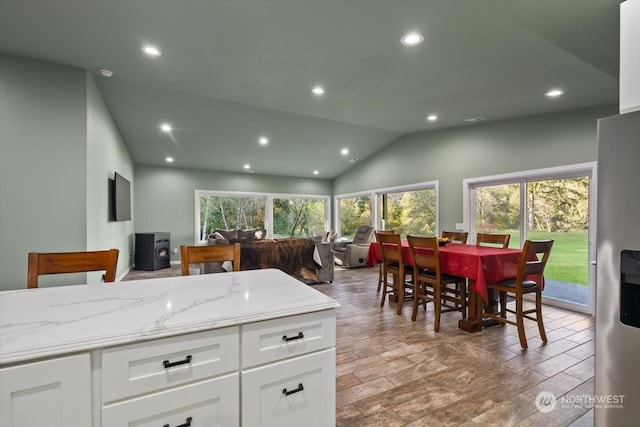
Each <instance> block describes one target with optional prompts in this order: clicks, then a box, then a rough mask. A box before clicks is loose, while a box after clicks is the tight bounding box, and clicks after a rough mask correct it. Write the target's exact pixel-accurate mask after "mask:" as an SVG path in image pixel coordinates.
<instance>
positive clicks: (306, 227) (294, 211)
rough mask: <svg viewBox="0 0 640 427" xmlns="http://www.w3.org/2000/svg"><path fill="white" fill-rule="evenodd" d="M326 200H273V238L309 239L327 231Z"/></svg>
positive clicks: (297, 198) (294, 198)
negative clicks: (317, 233) (314, 233)
mask: <svg viewBox="0 0 640 427" xmlns="http://www.w3.org/2000/svg"><path fill="white" fill-rule="evenodd" d="M326 212H327V200H326V199H312V198H301V197H287V198H274V199H273V237H274V238H282V237H310V236H312V235H313V232H314V231H316V230H327V225H326V222H327V215H326Z"/></svg>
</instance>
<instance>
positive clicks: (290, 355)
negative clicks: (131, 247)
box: [0, 269, 338, 427]
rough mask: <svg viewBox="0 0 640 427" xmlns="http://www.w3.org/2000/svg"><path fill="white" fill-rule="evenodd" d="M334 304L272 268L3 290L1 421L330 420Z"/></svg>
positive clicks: (0, 318) (332, 418)
mask: <svg viewBox="0 0 640 427" xmlns="http://www.w3.org/2000/svg"><path fill="white" fill-rule="evenodd" d="M337 306H338V303H337V302H336V301H335V300H333V299H331V298H329V297H327V296H325V295H324V294H322V293H320V292H318V291H316V290H314V289H313V288H311V287H309V286H307V285H305V284H303V283H302V282H300V281H298V280H296V279H294V278H292V277H290V276H289V275H287V274H285V273H283V272H281V271H279V270H275V269H268V270H251V271H240V272H232V273H219V274H210V275H201V276H188V277H169V278H161V279H148V280H137V281H128V282H117V283H113V284H108V285H105V284H101V285H78V286H61V287H54V288H39V289H29V290H17V291H5V292H0V425H2V426H16V425H47V426H56V425H59V426H94V427H100V426H104V427H107V426H119V425H130V423H133V424H135V425H145V426H146V425H170V426H179V425H191V423H192V422H193V423H194V425H225V426H239V425H247V426H259V425H313V424H316V425H322V426H331V425H334V424H335V308H336V307H337Z"/></svg>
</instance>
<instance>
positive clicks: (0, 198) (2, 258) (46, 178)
mask: <svg viewBox="0 0 640 427" xmlns="http://www.w3.org/2000/svg"><path fill="white" fill-rule="evenodd" d="M113 170H118V171H121V170H123V171H125V174H126V173H129V174H130V175H132V170H133V163H132V162H131V160H130V158H129V155H128V154H127V153H126V149H124V145H122V141H120V139H119V137H118V136H117V132H116V130H115V127H114V126H113V124H112V123H110V118H109V115H108V112H107V110H106V108H105V107H104V103H103V101H102V97H101V96H100V94H99V93H98V91H97V89H96V88H95V83H94V82H93V80H92V79H91V77H90V76H88V74H87V73H86V71H84V70H80V69H77V68H71V67H65V66H60V65H55V64H49V63H45V62H41V61H33V60H29V59H24V58H18V57H14V56H9V55H0V289H2V290H7V289H21V288H25V287H26V282H27V254H28V252H32V251H33V252H59V251H82V250H92V249H106V248H108V247H117V248H118V249H120V250H121V253H122V251H124V252H125V254H126V252H128V251H129V248H128V247H127V246H122V241H128V239H130V235H131V230H132V225H131V224H132V223H131V222H129V225H128V228H129V230H127V229H126V228H127V225H126V224H120V223H119V224H111V223H109V222H108V216H107V215H108V212H107V207H106V203H107V202H108V188H107V177H108V176H109V174H112V173H113V172H112V171H113ZM124 261H125V262H124V263H119V268H118V274H122V273H124V271H125V270H126V264H127V259H126V257H125V259H124ZM89 276H90V277H89V278H88V277H87V275H85V274H78V275H74V276H73V277H69V276H68V275H65V276H64V277H63V276H46V277H42V278H41V279H40V285H41V286H49V285H58V284H74V283H86V282H87V280H89V281H91V280H93V277H92V275H89ZM97 276H99V274H98V275H97Z"/></svg>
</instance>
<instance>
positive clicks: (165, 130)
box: [160, 123, 172, 132]
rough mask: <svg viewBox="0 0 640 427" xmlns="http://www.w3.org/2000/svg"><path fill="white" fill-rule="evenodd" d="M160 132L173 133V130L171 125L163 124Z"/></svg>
mask: <svg viewBox="0 0 640 427" xmlns="http://www.w3.org/2000/svg"><path fill="white" fill-rule="evenodd" d="M160 130H161V131H162V132H171V130H172V128H171V125H170V124H169V123H162V124H161V125H160Z"/></svg>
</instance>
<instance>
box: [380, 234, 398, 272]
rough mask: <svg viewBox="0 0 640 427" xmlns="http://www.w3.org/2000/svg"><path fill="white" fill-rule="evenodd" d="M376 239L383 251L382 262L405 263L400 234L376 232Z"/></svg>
mask: <svg viewBox="0 0 640 427" xmlns="http://www.w3.org/2000/svg"><path fill="white" fill-rule="evenodd" d="M375 236H376V241H377V242H378V244H379V245H380V252H381V253H382V262H383V263H384V264H385V265H389V264H395V263H397V264H398V265H404V259H403V257H402V241H401V240H400V235H399V234H395V233H379V232H377V231H376V232H375Z"/></svg>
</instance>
